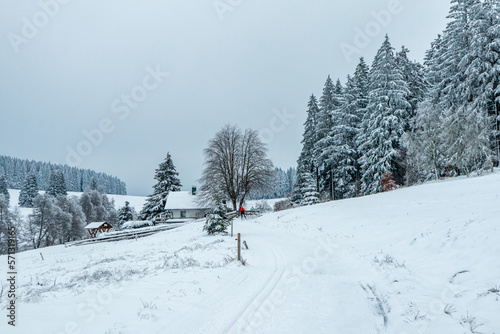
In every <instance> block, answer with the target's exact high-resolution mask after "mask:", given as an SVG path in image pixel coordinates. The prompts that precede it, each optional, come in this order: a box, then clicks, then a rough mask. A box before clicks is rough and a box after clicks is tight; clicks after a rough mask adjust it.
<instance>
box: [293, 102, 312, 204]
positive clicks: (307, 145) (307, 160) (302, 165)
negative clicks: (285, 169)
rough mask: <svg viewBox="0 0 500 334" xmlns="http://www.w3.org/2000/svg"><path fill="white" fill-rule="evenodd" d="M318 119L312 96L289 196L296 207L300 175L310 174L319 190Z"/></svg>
mask: <svg viewBox="0 0 500 334" xmlns="http://www.w3.org/2000/svg"><path fill="white" fill-rule="evenodd" d="M318 117H319V107H318V102H317V100H316V97H315V96H314V94H313V95H311V97H310V98H309V103H308V104H307V118H306V122H305V123H304V133H303V135H302V151H301V153H300V156H299V159H298V160H297V175H296V178H295V183H294V184H293V191H292V196H291V200H292V202H293V203H295V204H296V205H300V202H301V201H302V197H301V196H302V195H301V194H302V192H301V190H300V184H299V183H298V182H297V178H298V177H300V173H303V172H309V173H312V174H313V175H314V180H315V182H316V191H318V189H319V179H318V178H319V174H318V160H317V158H316V153H315V145H316V139H317V133H316V129H317V126H318V125H317V123H318Z"/></svg>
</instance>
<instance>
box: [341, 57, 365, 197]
mask: <svg viewBox="0 0 500 334" xmlns="http://www.w3.org/2000/svg"><path fill="white" fill-rule="evenodd" d="M369 72H370V69H369V67H368V65H367V64H366V62H365V59H364V58H363V57H361V58H360V60H359V63H358V65H357V67H356V70H355V72H354V75H353V76H352V80H351V81H350V82H349V87H348V89H347V90H346V96H345V100H346V104H345V108H346V113H347V114H349V115H351V116H350V119H351V121H353V127H355V128H356V134H355V137H354V138H353V144H352V145H353V147H354V148H355V149H356V156H355V158H356V161H355V163H354V164H355V177H354V189H353V190H352V193H353V196H356V197H357V196H360V195H361V176H362V172H361V165H360V164H359V158H360V157H361V156H362V155H363V152H361V150H360V148H359V143H361V142H365V138H366V137H365V136H366V131H365V129H366V128H367V127H368V125H367V124H368V121H367V119H368V117H367V116H368V114H367V110H366V108H367V107H368V96H369V93H370V78H369ZM365 120H366V126H365V125H364V124H365ZM348 197H352V196H349V194H348Z"/></svg>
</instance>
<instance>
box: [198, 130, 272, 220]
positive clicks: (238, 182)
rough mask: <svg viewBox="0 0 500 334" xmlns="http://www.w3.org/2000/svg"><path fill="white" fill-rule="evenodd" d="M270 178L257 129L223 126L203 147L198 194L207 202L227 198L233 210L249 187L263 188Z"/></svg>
mask: <svg viewBox="0 0 500 334" xmlns="http://www.w3.org/2000/svg"><path fill="white" fill-rule="evenodd" d="M272 177H273V164H272V162H271V160H269V159H268V158H267V148H266V147H265V145H264V143H262V141H261V140H260V139H259V137H258V133H257V131H255V130H251V129H247V130H245V131H244V132H243V131H242V130H241V129H240V128H239V127H237V126H236V125H226V126H224V127H223V128H222V130H221V131H219V132H218V133H217V134H216V135H215V137H214V138H213V139H211V140H210V141H209V143H208V147H207V148H206V149H205V169H204V170H203V173H202V177H201V179H200V182H201V183H202V185H201V194H200V195H201V196H202V198H203V200H204V201H205V202H207V203H213V202H217V201H220V200H222V199H229V200H230V201H231V204H232V205H233V209H234V210H237V209H238V208H239V207H240V206H242V205H243V202H244V201H245V198H246V196H247V195H248V194H249V192H250V191H251V190H261V191H266V190H267V189H268V188H269V187H270V185H271V180H272Z"/></svg>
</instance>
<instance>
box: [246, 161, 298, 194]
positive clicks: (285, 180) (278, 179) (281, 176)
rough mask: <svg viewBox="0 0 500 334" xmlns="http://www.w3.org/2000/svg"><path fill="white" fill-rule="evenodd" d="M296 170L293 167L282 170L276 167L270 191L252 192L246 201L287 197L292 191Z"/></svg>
mask: <svg viewBox="0 0 500 334" xmlns="http://www.w3.org/2000/svg"><path fill="white" fill-rule="evenodd" d="M296 173H297V170H296V169H295V168H293V167H291V168H288V169H287V170H283V169H281V168H278V167H276V168H275V169H274V180H273V183H272V186H271V190H269V191H268V192H260V191H252V192H250V194H249V196H248V199H250V200H255V199H272V198H284V197H289V196H290V194H291V193H292V191H293V185H294V184H295V178H296V176H295V175H296Z"/></svg>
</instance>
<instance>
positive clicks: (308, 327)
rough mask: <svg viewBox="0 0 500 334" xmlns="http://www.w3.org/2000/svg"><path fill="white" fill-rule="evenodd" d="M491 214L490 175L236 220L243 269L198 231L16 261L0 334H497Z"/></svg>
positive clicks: (221, 243) (497, 240)
mask: <svg viewBox="0 0 500 334" xmlns="http://www.w3.org/2000/svg"><path fill="white" fill-rule="evenodd" d="M499 216H500V173H498V172H496V173H494V174H489V175H486V176H482V177H475V178H462V179H455V180H447V181H439V182H433V183H429V184H425V185H422V186H417V187H412V188H404V189H399V190H396V191H393V192H389V193H384V194H379V195H374V196H366V197H363V198H357V199H350V200H344V201H336V202H330V203H325V204H320V205H314V206H309V207H303V208H298V209H293V210H287V211H282V212H277V213H270V214H266V215H264V216H262V217H260V218H257V219H248V220H240V219H237V220H235V221H234V229H235V232H237V233H241V235H242V239H243V240H245V241H246V242H247V244H248V246H249V249H243V250H242V252H243V253H242V254H243V258H244V259H245V261H246V265H242V264H240V263H238V262H237V261H233V260H232V259H233V258H234V257H235V256H236V241H235V240H234V239H235V238H234V237H230V236H207V235H206V234H205V233H204V232H203V231H202V227H203V222H194V223H190V224H187V225H185V226H182V227H180V228H178V229H174V230H171V231H166V232H161V233H158V234H156V235H153V236H149V237H145V238H138V239H137V240H125V241H119V242H110V243H100V244H93V245H86V246H79V247H66V248H65V247H64V246H55V247H49V248H43V249H38V250H31V251H26V252H22V253H20V254H17V259H18V284H19V286H18V287H17V293H18V297H19V299H18V300H17V305H18V314H17V326H16V327H15V328H13V327H11V326H8V325H7V320H6V305H7V302H8V300H7V296H6V293H5V292H4V293H3V294H2V297H1V299H0V303H1V304H2V310H3V313H5V314H4V315H2V317H1V318H2V319H3V320H2V321H1V323H0V333H2V334H3V333H107V334H112V333H116V334H117V333H122V334H124V333H175V334H181V333H273V334H277V333H341V334H345V333H356V334H358V333H401V334H402V333H476V332H477V333H479V332H480V333H500V316H499V314H500V300H499V298H500V292H499V289H500V261H499V256H500V230H499V228H500V226H499V225H500V223H499V221H500V219H499ZM40 253H42V255H43V258H44V259H43V260H42V257H41V255H40ZM0 263H1V264H2V266H3V267H4V268H6V267H7V258H6V256H1V257H0ZM5 271H6V269H5ZM1 284H2V285H4V286H5V284H6V281H5V280H2V283H1Z"/></svg>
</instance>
